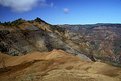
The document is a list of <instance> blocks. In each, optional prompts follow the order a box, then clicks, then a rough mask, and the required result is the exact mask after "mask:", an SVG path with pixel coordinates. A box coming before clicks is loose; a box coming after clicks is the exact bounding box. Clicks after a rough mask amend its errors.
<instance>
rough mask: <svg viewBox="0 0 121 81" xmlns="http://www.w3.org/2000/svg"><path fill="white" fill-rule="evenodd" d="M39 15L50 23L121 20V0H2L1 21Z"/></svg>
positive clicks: (0, 8)
mask: <svg viewBox="0 0 121 81" xmlns="http://www.w3.org/2000/svg"><path fill="white" fill-rule="evenodd" d="M36 17H39V18H41V19H42V20H44V21H46V22H48V23H50V24H95V23H121V0H0V21H1V22H5V21H13V20H15V19H18V18H23V19H26V20H33V19H35V18H36Z"/></svg>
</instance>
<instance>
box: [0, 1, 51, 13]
mask: <svg viewBox="0 0 121 81" xmlns="http://www.w3.org/2000/svg"><path fill="white" fill-rule="evenodd" d="M0 5H2V6H5V7H9V8H11V9H12V10H13V11H16V12H26V11H29V10H31V9H32V8H34V7H35V6H37V5H39V6H45V5H47V4H46V0H0ZM51 6H53V4H51Z"/></svg>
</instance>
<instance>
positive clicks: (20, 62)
mask: <svg viewBox="0 0 121 81" xmlns="http://www.w3.org/2000/svg"><path fill="white" fill-rule="evenodd" d="M1 57H4V59H5V60H4V63H5V66H6V68H4V69H3V68H2V64H1V65H0V68H1V69H0V81H121V78H120V77H121V69H120V68H117V67H113V66H111V65H108V64H105V63H101V62H91V61H85V60H81V59H80V58H79V57H76V56H72V55H70V54H68V53H66V52H64V51H62V50H53V51H51V52H43V53H40V52H33V53H31V54H27V55H24V56H15V57H13V56H8V55H5V54H1ZM1 63H2V62H1Z"/></svg>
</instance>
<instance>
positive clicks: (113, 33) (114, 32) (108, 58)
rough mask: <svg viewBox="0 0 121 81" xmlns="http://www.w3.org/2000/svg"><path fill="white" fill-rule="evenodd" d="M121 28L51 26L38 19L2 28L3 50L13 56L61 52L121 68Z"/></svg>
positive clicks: (108, 25) (2, 24)
mask: <svg viewBox="0 0 121 81" xmlns="http://www.w3.org/2000/svg"><path fill="white" fill-rule="evenodd" d="M120 27H121V24H94V25H51V24H48V23H46V22H45V21H43V20H41V19H40V18H36V19H35V20H31V21H26V20H23V19H18V20H15V21H13V22H5V23H1V25H0V50H1V52H2V53H6V54H9V55H13V56H18V55H25V54H27V53H31V52H34V51H38V52H49V51H52V50H53V49H61V50H63V51H66V52H68V53H70V54H73V55H78V56H79V57H81V58H82V59H86V60H92V61H97V60H101V61H103V62H107V63H111V64H114V65H118V66H120V64H121V34H120V32H121V28H120Z"/></svg>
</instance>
